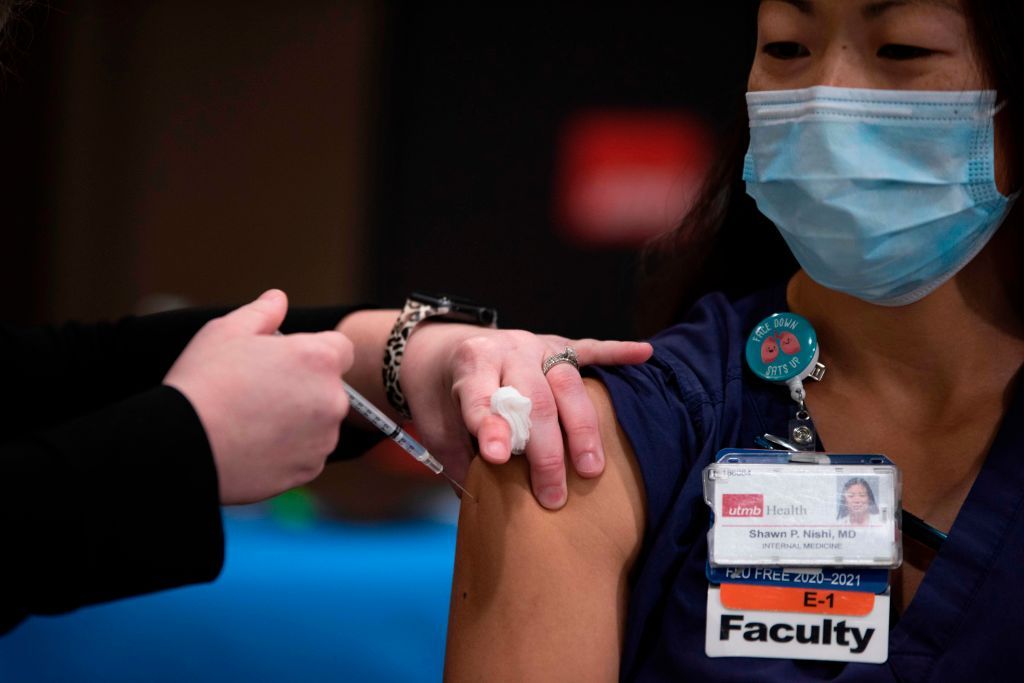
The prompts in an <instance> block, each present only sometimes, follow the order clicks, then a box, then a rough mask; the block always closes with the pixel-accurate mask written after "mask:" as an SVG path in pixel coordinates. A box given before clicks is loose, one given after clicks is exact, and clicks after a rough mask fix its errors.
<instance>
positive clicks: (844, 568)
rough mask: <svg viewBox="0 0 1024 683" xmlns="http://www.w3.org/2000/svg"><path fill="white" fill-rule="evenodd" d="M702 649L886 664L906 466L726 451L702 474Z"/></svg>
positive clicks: (864, 458)
mask: <svg viewBox="0 0 1024 683" xmlns="http://www.w3.org/2000/svg"><path fill="white" fill-rule="evenodd" d="M703 475H704V498H705V502H706V503H707V504H708V505H709V506H710V507H711V508H712V525H711V529H710V530H709V532H708V558H709V559H708V564H707V576H708V581H709V586H708V602H707V619H708V621H707V627H706V632H705V651H706V653H707V655H708V656H710V657H769V658H792V659H816V660H826V661H855V662H871V663H881V662H884V661H886V659H887V657H888V628H889V590H888V584H889V580H888V579H889V576H888V572H889V570H890V569H893V568H896V567H898V566H899V565H900V562H901V560H902V545H901V543H900V518H901V516H900V495H901V494H900V491H901V482H900V473H899V470H898V469H897V468H896V467H895V465H893V464H892V463H891V462H890V461H889V460H888V459H887V458H885V457H884V456H881V455H845V454H844V455H840V454H830V453H817V452H804V451H799V452H783V451H752V450H735V449H727V450H723V451H721V452H720V453H719V454H718V457H717V458H716V462H715V463H713V464H711V465H709V466H708V467H706V468H705V470H704V473H703Z"/></svg>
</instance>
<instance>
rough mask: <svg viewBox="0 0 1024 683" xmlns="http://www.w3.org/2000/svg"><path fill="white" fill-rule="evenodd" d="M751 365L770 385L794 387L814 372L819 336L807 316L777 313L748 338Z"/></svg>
mask: <svg viewBox="0 0 1024 683" xmlns="http://www.w3.org/2000/svg"><path fill="white" fill-rule="evenodd" d="M746 356H747V365H748V366H750V369H751V370H753V372H754V374H755V375H757V376H758V377H760V378H761V379H763V380H766V381H768V382H776V383H779V384H791V383H794V382H799V381H801V380H803V379H804V378H806V377H808V376H809V375H811V373H812V372H814V369H815V365H816V364H817V362H818V335H817V333H816V332H815V331H814V328H813V327H811V324H810V323H809V322H807V319H806V318H804V317H803V316H799V315H797V314H796V313H773V314H772V315H770V316H768V317H767V318H765V319H764V320H762V321H761V322H759V323H758V324H757V327H755V328H754V330H753V331H752V332H751V333H750V336H749V337H748V338H747V348H746Z"/></svg>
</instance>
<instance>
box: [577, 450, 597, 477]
mask: <svg viewBox="0 0 1024 683" xmlns="http://www.w3.org/2000/svg"><path fill="white" fill-rule="evenodd" d="M576 471H577V472H579V473H580V474H597V473H598V472H600V471H601V462H600V461H599V460H598V459H597V455H596V454H594V453H591V452H590V451H587V452H586V453H584V454H583V455H581V456H580V457H579V460H577V461H576Z"/></svg>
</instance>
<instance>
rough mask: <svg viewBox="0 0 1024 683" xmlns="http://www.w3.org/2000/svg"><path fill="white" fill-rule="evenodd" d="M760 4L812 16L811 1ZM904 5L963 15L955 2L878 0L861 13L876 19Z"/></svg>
mask: <svg viewBox="0 0 1024 683" xmlns="http://www.w3.org/2000/svg"><path fill="white" fill-rule="evenodd" d="M762 2H782V3H785V4H787V5H792V6H793V7H795V8H797V10H799V11H800V13H801V14H814V1H813V0H762ZM906 5H930V6H932V7H938V8H940V9H947V10H950V11H952V12H956V13H957V14H963V9H962V8H961V7H960V4H959V3H958V2H956V0H880V1H879V2H872V3H870V4H868V5H865V6H864V8H863V9H862V10H861V13H862V14H863V15H864V17H865V18H867V19H877V18H878V17H880V16H882V15H883V14H885V13H886V12H887V11H888V10H890V9H892V8H894V7H904V6H906Z"/></svg>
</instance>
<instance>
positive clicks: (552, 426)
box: [401, 322, 652, 509]
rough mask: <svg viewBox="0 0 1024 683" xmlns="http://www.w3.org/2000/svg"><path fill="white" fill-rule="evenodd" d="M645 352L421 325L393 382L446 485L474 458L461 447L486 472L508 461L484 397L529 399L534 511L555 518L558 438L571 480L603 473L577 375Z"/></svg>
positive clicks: (562, 491)
mask: <svg viewBox="0 0 1024 683" xmlns="http://www.w3.org/2000/svg"><path fill="white" fill-rule="evenodd" d="M651 351H652V350H651V346H650V344H647V343H646V342H620V341H598V340H595V339H578V340H570V339H567V338H565V337H560V336H557V335H535V334H532V333H530V332H525V331H522V330H491V329H484V328H480V327H475V326H469V325H460V324H455V323H429V322H428V323H425V324H421V325H420V326H419V327H418V328H417V330H416V333H415V334H414V335H412V336H411V337H410V339H409V342H408V345H407V346H406V348H405V357H404V359H403V362H402V370H401V373H402V377H401V381H402V387H403V390H404V392H405V396H406V398H407V399H408V401H409V406H410V408H411V412H412V415H413V420H414V423H415V425H416V428H417V430H418V433H419V435H420V437H421V440H422V441H423V443H424V445H425V446H426V447H427V448H428V449H429V450H430V451H431V453H433V454H434V455H436V456H437V457H438V459H439V460H441V462H442V463H443V464H444V466H445V468H446V471H447V472H448V474H449V475H451V476H452V477H453V478H454V479H455V480H456V481H462V480H463V478H464V477H465V474H466V470H467V469H468V467H469V461H470V459H471V458H472V456H473V454H474V449H473V445H472V439H471V437H473V438H475V439H476V441H477V444H478V447H479V452H480V455H481V456H482V457H483V458H484V459H485V460H487V461H488V462H491V463H496V464H500V463H504V462H506V461H507V460H508V459H509V457H510V454H511V431H510V427H509V424H508V422H506V421H505V419H504V418H502V417H499V416H498V415H495V414H493V413H492V412H491V395H492V394H493V393H494V392H495V391H496V390H497V389H499V388H500V387H503V386H512V387H515V388H516V389H517V390H518V391H519V393H521V394H522V395H523V396H525V397H527V398H529V399H530V401H531V402H532V410H531V413H530V422H531V423H532V424H531V428H530V440H529V442H528V443H527V445H526V457H527V459H528V460H529V463H530V480H531V487H532V488H533V492H534V495H535V496H536V498H537V500H538V501H540V503H541V504H542V505H543V506H544V507H546V508H550V509H557V508H560V507H562V506H563V505H565V501H566V496H567V489H566V469H565V447H564V445H563V438H562V435H563V432H564V434H565V443H567V445H568V450H569V458H570V460H571V461H572V463H573V467H574V468H575V470H576V472H577V473H578V474H579V475H580V476H581V477H596V476H598V475H600V474H601V472H603V471H604V450H603V448H602V446H601V439H600V436H599V434H598V420H597V413H596V411H595V409H594V406H593V404H592V403H591V402H590V398H589V397H588V395H587V393H586V390H585V389H584V386H583V380H582V378H581V377H580V373H579V367H580V366H581V365H591V364H595V365H631V364H634V363H642V362H644V361H645V360H647V359H648V358H649V357H650V355H651Z"/></svg>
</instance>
